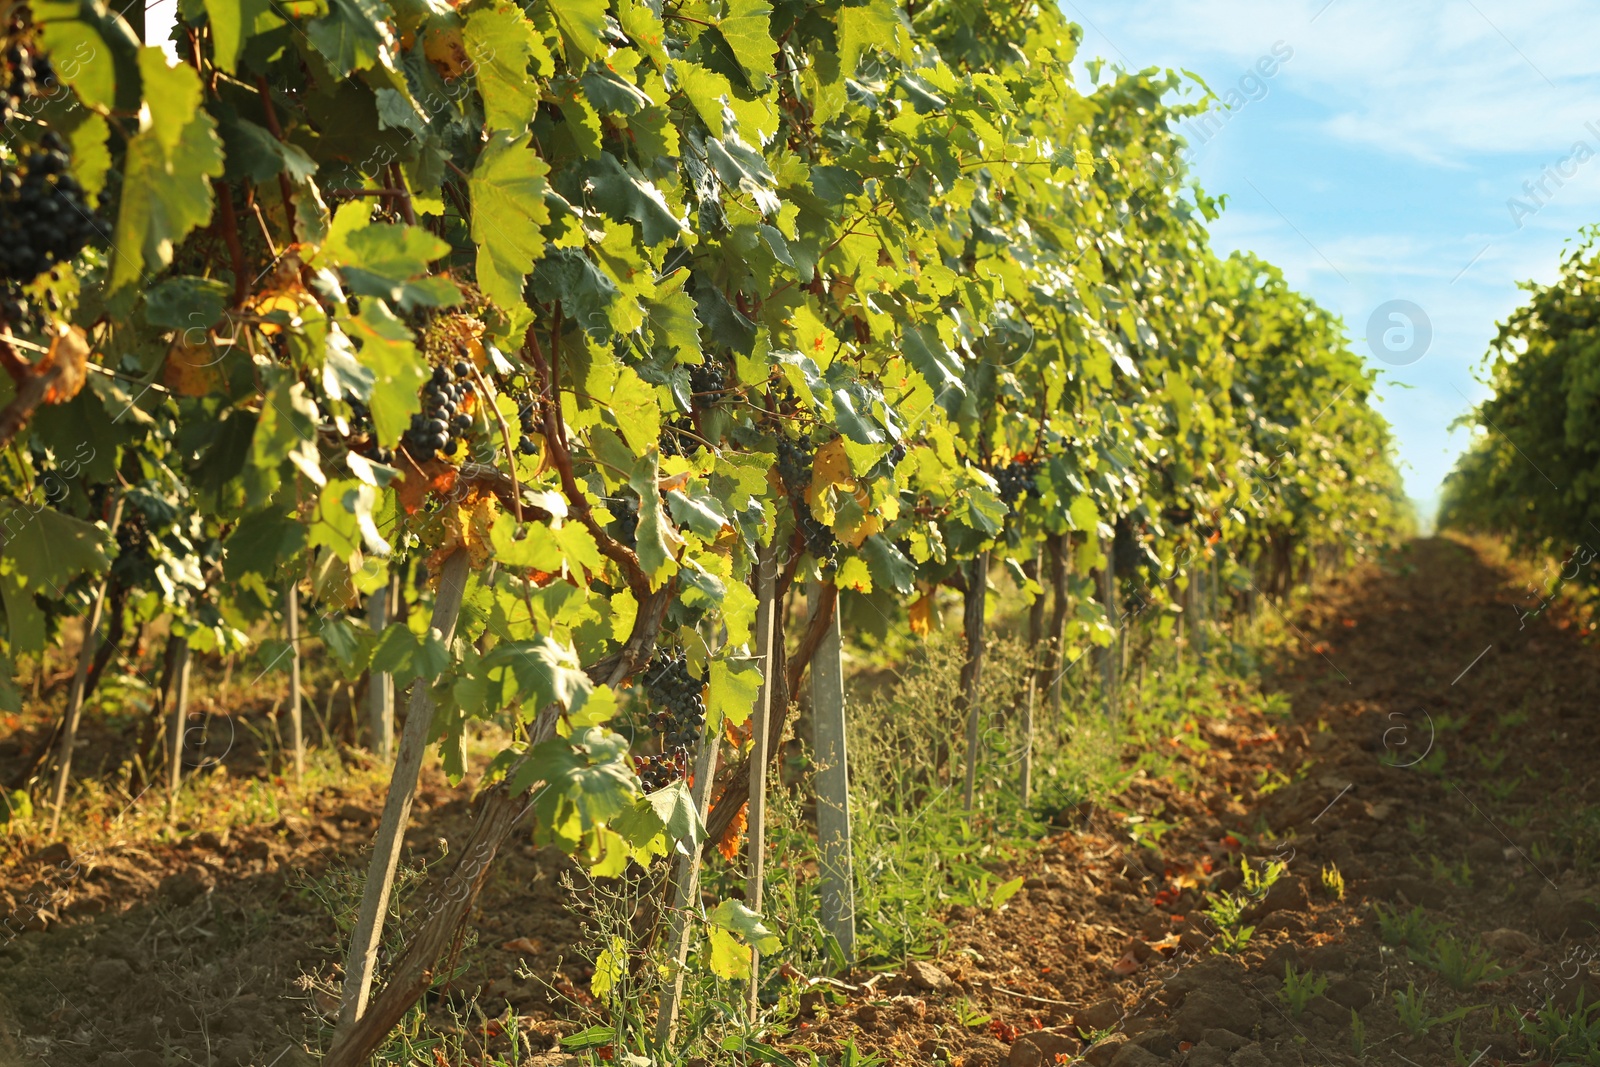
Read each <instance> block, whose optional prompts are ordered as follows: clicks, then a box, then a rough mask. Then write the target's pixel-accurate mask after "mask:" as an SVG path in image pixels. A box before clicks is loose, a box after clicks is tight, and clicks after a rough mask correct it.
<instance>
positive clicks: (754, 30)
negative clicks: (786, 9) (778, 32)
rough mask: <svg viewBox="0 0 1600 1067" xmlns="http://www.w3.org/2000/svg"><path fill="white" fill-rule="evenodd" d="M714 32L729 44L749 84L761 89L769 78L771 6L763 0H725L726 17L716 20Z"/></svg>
mask: <svg viewBox="0 0 1600 1067" xmlns="http://www.w3.org/2000/svg"><path fill="white" fill-rule="evenodd" d="M717 32H719V33H721V34H722V39H723V40H725V41H727V42H728V48H729V49H730V50H731V51H732V52H733V55H734V58H736V59H737V60H738V61H739V66H741V67H743V68H744V72H745V73H746V74H747V75H749V77H750V83H751V85H752V86H754V87H755V88H757V89H760V88H763V87H764V86H765V85H766V84H767V81H768V80H769V79H770V78H771V77H772V73H773V69H774V66H773V61H772V56H773V53H775V52H776V51H777V50H778V48H777V45H776V44H774V43H773V41H772V5H771V4H769V3H767V2H766V0H727V14H726V15H724V16H723V17H722V18H721V19H719V20H718V21H717Z"/></svg>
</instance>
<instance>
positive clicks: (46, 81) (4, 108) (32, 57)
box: [0, 14, 56, 126]
mask: <svg viewBox="0 0 1600 1067" xmlns="http://www.w3.org/2000/svg"><path fill="white" fill-rule="evenodd" d="M27 29H28V27H27V25H26V23H25V21H24V20H23V19H21V18H19V17H17V15H15V14H14V15H13V17H12V20H11V26H10V33H11V36H12V37H13V38H14V37H15V36H16V35H18V34H20V33H25V32H27ZM0 58H3V59H4V60H5V65H6V72H7V74H9V75H10V77H9V79H8V80H7V82H6V90H5V95H4V98H3V99H0V122H3V123H5V124H6V125H7V126H9V125H10V124H11V120H12V119H13V118H15V117H16V114H17V112H18V111H20V110H22V107H23V104H24V103H26V102H27V101H28V100H31V99H35V98H38V97H47V96H49V95H50V94H51V93H53V92H55V88H56V72H55V70H54V68H52V67H51V66H50V57H49V56H44V55H40V54H38V53H36V52H34V51H33V49H32V48H31V47H29V46H27V45H24V44H23V43H21V42H20V41H16V40H13V41H12V43H11V44H9V45H8V46H7V47H6V50H5V53H4V55H3V56H0Z"/></svg>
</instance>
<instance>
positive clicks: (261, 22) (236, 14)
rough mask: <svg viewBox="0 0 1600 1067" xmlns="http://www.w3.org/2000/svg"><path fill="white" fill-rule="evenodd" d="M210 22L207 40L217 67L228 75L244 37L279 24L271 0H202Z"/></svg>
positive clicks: (239, 51) (281, 21)
mask: <svg viewBox="0 0 1600 1067" xmlns="http://www.w3.org/2000/svg"><path fill="white" fill-rule="evenodd" d="M205 7H206V17H207V18H208V19H210V21H211V43H212V48H213V55H214V56H215V59H216V63H217V66H219V67H221V68H222V69H223V70H225V71H227V72H228V73H229V74H232V73H233V72H234V71H235V70H236V69H238V66H239V56H240V53H241V52H243V50H244V42H245V40H246V39H247V38H249V37H252V36H254V35H256V34H261V33H265V32H266V31H268V30H270V29H272V28H274V27H276V26H280V25H282V24H283V20H282V19H280V18H278V16H277V15H276V14H274V13H273V10H272V0H205Z"/></svg>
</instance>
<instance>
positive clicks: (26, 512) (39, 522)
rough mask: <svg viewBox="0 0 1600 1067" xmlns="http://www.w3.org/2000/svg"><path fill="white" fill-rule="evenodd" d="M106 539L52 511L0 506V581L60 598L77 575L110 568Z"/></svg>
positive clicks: (1, 503) (100, 531)
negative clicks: (64, 589)
mask: <svg viewBox="0 0 1600 1067" xmlns="http://www.w3.org/2000/svg"><path fill="white" fill-rule="evenodd" d="M110 548H111V536H110V534H109V533H108V532H107V531H106V530H104V529H103V528H101V527H99V526H97V525H95V524H94V523H90V522H84V521H83V520H81V519H74V518H73V517H72V516H70V515H63V514H62V513H61V512H59V511H57V510H55V509H54V508H50V507H44V506H39V505H31V504H28V503H24V502H14V501H0V581H5V582H9V583H10V584H13V585H16V586H18V587H19V588H21V589H25V590H27V591H28V592H30V593H44V594H46V595H48V596H51V597H56V598H59V597H60V596H61V595H62V589H63V588H64V587H65V586H66V585H67V584H68V583H70V582H71V581H72V580H73V579H74V578H76V577H78V576H79V575H80V574H86V573H87V574H100V573H102V572H104V571H105V569H106V568H107V567H109V566H110V565H111V557H110V556H109V555H108V550H109V549H110Z"/></svg>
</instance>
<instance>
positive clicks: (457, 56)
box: [422, 26, 472, 81]
mask: <svg viewBox="0 0 1600 1067" xmlns="http://www.w3.org/2000/svg"><path fill="white" fill-rule="evenodd" d="M422 54H423V55H425V56H427V57H428V62H429V63H432V64H433V69H434V70H436V71H438V72H439V77H441V78H443V79H444V80H445V81H451V80H453V79H456V78H459V77H461V75H463V74H465V73H466V72H467V71H468V70H469V69H470V68H471V67H472V60H471V59H469V58H468V57H467V46H466V43H465V41H463V40H462V37H461V31H460V30H459V29H457V28H456V27H454V26H436V27H434V28H433V29H431V30H427V31H425V32H424V33H423V35H422Z"/></svg>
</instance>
